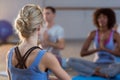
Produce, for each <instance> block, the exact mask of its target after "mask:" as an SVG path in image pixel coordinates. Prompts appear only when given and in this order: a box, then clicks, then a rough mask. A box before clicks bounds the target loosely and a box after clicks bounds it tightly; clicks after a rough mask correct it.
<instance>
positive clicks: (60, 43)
mask: <svg viewBox="0 0 120 80" xmlns="http://www.w3.org/2000/svg"><path fill="white" fill-rule="evenodd" d="M43 16H44V20H45V23H46V24H45V25H44V27H43V28H42V29H41V30H40V41H42V42H41V44H42V45H41V46H42V47H43V48H44V49H46V50H47V51H48V52H52V53H53V54H54V55H55V56H56V57H57V58H58V60H59V62H60V63H61V54H60V50H62V49H64V46H65V43H64V29H63V28H62V27H61V26H59V25H57V24H55V22H54V19H55V16H56V10H55V8H53V7H51V6H48V7H45V8H44V9H43Z"/></svg>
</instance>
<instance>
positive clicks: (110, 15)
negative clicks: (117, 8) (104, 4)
mask: <svg viewBox="0 0 120 80" xmlns="http://www.w3.org/2000/svg"><path fill="white" fill-rule="evenodd" d="M101 14H103V15H105V16H107V18H108V29H111V28H113V27H114V25H115V24H116V15H115V12H114V11H113V10H112V9H110V8H100V9H97V10H96V11H95V12H94V14H93V22H94V24H95V25H96V27H97V28H98V27H99V24H98V21H97V19H98V17H99V16H100V15H101Z"/></svg>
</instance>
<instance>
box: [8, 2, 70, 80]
mask: <svg viewBox="0 0 120 80" xmlns="http://www.w3.org/2000/svg"><path fill="white" fill-rule="evenodd" d="M42 24H43V15H42V11H41V9H40V7H39V6H37V5H34V4H27V5H25V6H24V7H23V8H22V9H21V10H20V13H19V14H18V17H17V19H16V21H15V29H16V31H17V32H18V34H19V38H20V40H21V43H20V44H19V45H18V46H15V47H13V48H11V49H10V51H9V53H8V60H7V61H8V66H7V70H8V74H9V79H10V80H48V78H47V69H50V70H51V71H52V72H53V73H54V74H55V75H56V76H57V77H58V78H59V79H60V80H70V77H69V75H68V74H67V73H66V72H65V71H64V70H63V69H62V68H61V67H60V65H59V63H58V61H57V59H56V58H55V57H54V55H52V54H51V53H48V52H46V51H45V50H42V49H41V48H40V47H38V46H37V41H38V36H39V31H40V29H41V28H40V27H42Z"/></svg>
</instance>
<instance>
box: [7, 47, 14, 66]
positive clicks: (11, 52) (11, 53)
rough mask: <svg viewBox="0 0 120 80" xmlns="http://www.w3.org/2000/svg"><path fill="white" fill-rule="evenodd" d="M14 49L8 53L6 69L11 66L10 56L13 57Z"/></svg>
mask: <svg viewBox="0 0 120 80" xmlns="http://www.w3.org/2000/svg"><path fill="white" fill-rule="evenodd" d="M13 51H14V47H13V48H11V49H10V51H9V52H8V68H9V67H11V65H12V55H13Z"/></svg>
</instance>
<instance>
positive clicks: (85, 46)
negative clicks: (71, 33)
mask: <svg viewBox="0 0 120 80" xmlns="http://www.w3.org/2000/svg"><path fill="white" fill-rule="evenodd" d="M95 33H96V31H93V32H91V33H90V35H89V36H88V37H87V39H86V41H85V42H84V44H83V47H82V49H81V52H80V55H81V56H82V57H83V56H87V55H90V54H93V53H95V52H97V51H98V49H91V50H88V49H89V46H90V44H91V43H92V40H93V39H94V37H95Z"/></svg>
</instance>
